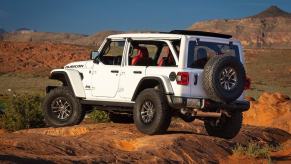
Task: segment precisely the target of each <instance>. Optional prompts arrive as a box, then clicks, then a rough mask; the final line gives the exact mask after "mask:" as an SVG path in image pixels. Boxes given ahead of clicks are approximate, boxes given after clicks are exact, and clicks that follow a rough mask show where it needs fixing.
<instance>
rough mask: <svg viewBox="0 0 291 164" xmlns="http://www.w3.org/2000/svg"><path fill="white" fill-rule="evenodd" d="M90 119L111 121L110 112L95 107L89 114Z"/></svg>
mask: <svg viewBox="0 0 291 164" xmlns="http://www.w3.org/2000/svg"><path fill="white" fill-rule="evenodd" d="M88 117H89V119H91V120H92V121H94V122H109V121H110V119H109V116H108V113H107V112H105V111H101V110H97V109H95V110H94V111H92V112H91V113H90V114H89V115H88Z"/></svg>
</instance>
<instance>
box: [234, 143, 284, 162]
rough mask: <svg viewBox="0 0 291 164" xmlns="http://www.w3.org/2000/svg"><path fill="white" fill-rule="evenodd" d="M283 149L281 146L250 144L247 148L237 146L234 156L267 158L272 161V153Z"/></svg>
mask: <svg viewBox="0 0 291 164" xmlns="http://www.w3.org/2000/svg"><path fill="white" fill-rule="evenodd" d="M280 149H281V146H280V145H278V146H270V145H267V144H258V143H256V142H249V143H248V144H247V145H246V146H243V145H241V144H237V145H236V146H235V147H234V149H233V150H232V151H233V153H234V154H237V155H244V156H249V157H254V158H265V159H268V160H269V161H270V160H271V159H270V152H273V151H278V150H280Z"/></svg>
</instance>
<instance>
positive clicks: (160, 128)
mask: <svg viewBox="0 0 291 164" xmlns="http://www.w3.org/2000/svg"><path fill="white" fill-rule="evenodd" d="M133 119H134V123H135V125H136V127H137V129H138V130H139V131H141V132H142V133H145V134H150V135H153V134H162V133H165V132H166V131H167V129H168V127H169V125H170V123H171V110H170V108H168V106H167V103H166V100H165V98H164V96H163V95H162V94H161V92H160V91H159V90H157V89H153V88H150V89H145V90H143V91H142V92H141V93H140V94H139V95H138V97H137V99H136V103H135V106H134V111H133Z"/></svg>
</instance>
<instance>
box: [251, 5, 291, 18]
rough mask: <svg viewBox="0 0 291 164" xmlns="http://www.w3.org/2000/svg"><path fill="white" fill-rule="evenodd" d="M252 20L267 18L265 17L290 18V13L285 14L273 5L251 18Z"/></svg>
mask: <svg viewBox="0 0 291 164" xmlns="http://www.w3.org/2000/svg"><path fill="white" fill-rule="evenodd" d="M251 17H252V18H267V17H289V18H291V13H289V12H286V11H284V10H282V9H280V8H279V7H277V6H275V5H273V6H270V7H269V8H267V9H266V10H264V11H262V12H260V13H258V14H256V15H254V16H251Z"/></svg>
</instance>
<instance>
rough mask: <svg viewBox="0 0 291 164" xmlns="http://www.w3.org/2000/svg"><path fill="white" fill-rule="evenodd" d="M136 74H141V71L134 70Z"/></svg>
mask: <svg viewBox="0 0 291 164" xmlns="http://www.w3.org/2000/svg"><path fill="white" fill-rule="evenodd" d="M133 73H134V74H141V73H142V72H141V71H133Z"/></svg>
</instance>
